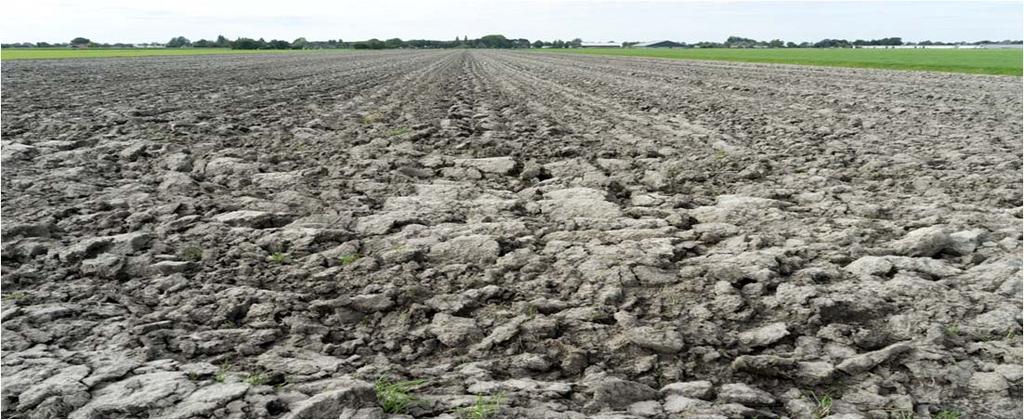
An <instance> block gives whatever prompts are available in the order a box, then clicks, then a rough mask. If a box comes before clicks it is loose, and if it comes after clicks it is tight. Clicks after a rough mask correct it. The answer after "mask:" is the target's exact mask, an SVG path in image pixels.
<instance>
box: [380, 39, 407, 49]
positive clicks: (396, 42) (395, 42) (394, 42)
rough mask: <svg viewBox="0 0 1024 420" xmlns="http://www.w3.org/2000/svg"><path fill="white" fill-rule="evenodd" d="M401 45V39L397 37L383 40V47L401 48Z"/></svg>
mask: <svg viewBox="0 0 1024 420" xmlns="http://www.w3.org/2000/svg"><path fill="white" fill-rule="evenodd" d="M403 45H404V44H403V43H402V40H401V39H399V38H391V39H389V40H386V41H384V48H387V49H394V48H402V46H403Z"/></svg>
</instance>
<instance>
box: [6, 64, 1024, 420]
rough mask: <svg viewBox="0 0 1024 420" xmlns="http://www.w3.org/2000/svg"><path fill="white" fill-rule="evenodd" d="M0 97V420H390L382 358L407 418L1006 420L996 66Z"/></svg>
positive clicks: (235, 77) (287, 77)
mask: <svg viewBox="0 0 1024 420" xmlns="http://www.w3.org/2000/svg"><path fill="white" fill-rule="evenodd" d="M2 87H3V104H2V107H3V123H2V128H3V147H2V155H3V160H2V164H3V171H2V199H3V207H2V208H3V239H2V246H3V253H2V257H3V258H2V262H3V267H2V271H3V292H4V299H3V304H2V311H3V312H2V319H3V321H2V328H3V331H2V333H3V342H2V349H3V353H2V377H3V386H2V398H3V399H2V402H3V404H2V406H3V408H2V415H3V417H8V418H10V417H15V418H17V417H66V416H70V417H153V416H169V417H284V416H294V417H334V418H337V417H339V416H345V417H352V416H384V415H390V414H385V413H383V412H382V411H380V410H381V409H380V408H379V404H378V401H377V398H376V396H375V395H374V391H373V388H372V383H373V381H375V380H376V379H377V378H379V377H381V376H384V377H387V378H389V379H390V380H392V381H398V380H409V379H416V380H424V381H426V382H425V383H423V384H422V385H419V386H417V387H415V389H413V390H412V391H411V394H412V395H413V396H414V397H416V398H417V400H415V401H414V402H413V404H412V405H411V406H410V407H409V409H408V414H409V415H412V416H414V417H437V416H449V415H458V414H459V408H460V407H466V406H469V405H472V404H473V403H474V402H475V397H474V395H482V396H499V395H500V396H502V399H501V401H500V404H498V407H499V408H498V411H497V412H495V413H494V414H493V415H496V416H501V417H580V416H587V417H591V416H609V415H611V416H637V417H665V416H669V417H699V416H728V417H768V418H771V417H781V416H795V417H814V416H821V415H841V416H867V417H876V418H877V417H907V416H915V417H919V418H923V417H929V416H937V415H939V413H940V412H941V411H943V410H947V411H948V412H958V413H960V415H961V416H964V417H967V416H970V417H1016V418H1020V417H1021V415H1022V411H1021V398H1022V392H1021V387H1022V385H1021V370H1022V350H1021V348H1022V345H1021V322H1022V321H1021V310H1022V307H1021V302H1022V292H1021V289H1022V286H1021V264H1022V263H1021V252H1022V250H1021V231H1022V222H1021V212H1022V208H1021V204H1022V203H1021V200H1022V185H1021V179H1022V169H1021V168H1022V134H1021V132H1022V124H1021V115H1022V103H1021V96H1022V89H1021V79H1020V78H1019V77H995V76H968V75H948V74H928V73H916V72H888V71H871V70H852V69H835V68H812V67H799V66H776V65H756V64H731V63H720V62H719V63H712V62H695V61H663V60H654V59H629V58H608V57H589V56H588V57H583V56H568V55H564V56H563V55H545V54H537V53H524V52H501V51H482V50H478V51H458V50H449V51H406V52H401V51H393V52H379V53H365V54H345V55H331V54H317V55H304V54H295V55H279V56H221V57H210V56H195V57H174V58H144V59H103V60H56V61H19V62H9V63H4V65H3V77H2ZM812 394H813V395H812ZM824 395H828V396H829V397H831V398H832V400H833V402H832V404H831V406H828V407H824V406H825V404H821V405H819V403H818V401H816V400H815V398H814V396H817V397H818V398H819V399H820V398H821V397H823V396H824ZM462 414H466V413H462Z"/></svg>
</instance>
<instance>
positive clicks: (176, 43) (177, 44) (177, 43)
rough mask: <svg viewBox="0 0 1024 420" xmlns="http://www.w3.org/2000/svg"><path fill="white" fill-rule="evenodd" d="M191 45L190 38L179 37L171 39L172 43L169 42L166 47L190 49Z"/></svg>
mask: <svg viewBox="0 0 1024 420" xmlns="http://www.w3.org/2000/svg"><path fill="white" fill-rule="evenodd" d="M191 45H192V41H189V40H188V38H185V37H183V36H179V37H174V38H171V40H170V41H167V45H166V46H167V48H182V47H189V46H191Z"/></svg>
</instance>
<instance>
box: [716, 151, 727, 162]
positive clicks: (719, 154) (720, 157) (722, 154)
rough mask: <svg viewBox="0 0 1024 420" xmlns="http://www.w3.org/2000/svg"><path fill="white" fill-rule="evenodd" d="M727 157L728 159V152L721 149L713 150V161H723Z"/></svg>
mask: <svg viewBox="0 0 1024 420" xmlns="http://www.w3.org/2000/svg"><path fill="white" fill-rule="evenodd" d="M727 157H729V152H726V151H725V150H721V149H719V150H715V160H724V159H725V158H727Z"/></svg>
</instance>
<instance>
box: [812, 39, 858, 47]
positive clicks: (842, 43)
mask: <svg viewBox="0 0 1024 420" xmlns="http://www.w3.org/2000/svg"><path fill="white" fill-rule="evenodd" d="M813 46H814V48H850V47H851V45H850V42H849V41H847V40H845V39H827V38H826V39H823V40H821V41H818V42H815V43H814V45H813Z"/></svg>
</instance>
